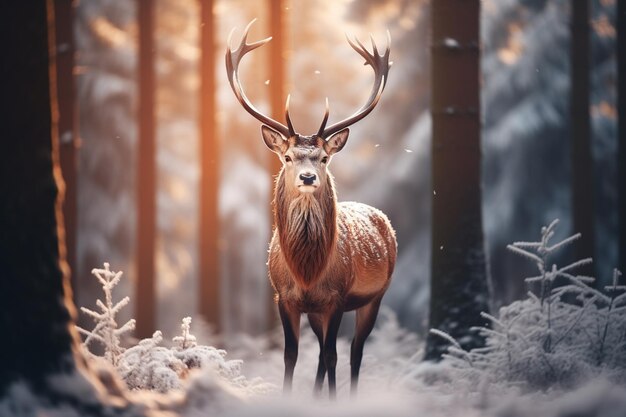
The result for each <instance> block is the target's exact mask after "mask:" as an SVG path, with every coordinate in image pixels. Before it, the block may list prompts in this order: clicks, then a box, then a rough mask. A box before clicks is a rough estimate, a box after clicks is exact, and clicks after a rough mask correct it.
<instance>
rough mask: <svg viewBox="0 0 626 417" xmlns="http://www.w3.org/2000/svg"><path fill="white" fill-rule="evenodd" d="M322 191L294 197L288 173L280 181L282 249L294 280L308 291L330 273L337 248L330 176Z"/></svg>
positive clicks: (277, 205)
mask: <svg viewBox="0 0 626 417" xmlns="http://www.w3.org/2000/svg"><path fill="white" fill-rule="evenodd" d="M320 188H321V189H320V190H319V193H320V194H321V195H319V196H316V195H313V194H300V193H298V194H299V195H290V194H289V192H288V190H287V187H286V184H285V179H284V170H281V172H280V174H279V175H278V179H277V181H276V191H275V199H274V216H275V221H276V227H277V229H278V236H279V239H280V247H281V248H282V253H283V256H284V259H285V261H286V262H287V265H288V267H289V270H290V271H291V273H292V274H293V278H294V279H295V280H296V282H297V284H298V285H300V286H301V287H302V288H305V289H306V288H309V287H310V286H311V285H312V284H314V283H315V281H316V280H318V279H319V277H320V276H321V274H322V272H323V271H324V270H325V269H326V266H327V265H328V260H329V258H330V257H329V254H330V253H331V252H332V250H333V249H334V246H335V236H336V229H337V226H336V221H337V219H336V217H337V214H336V213H337V212H336V206H335V195H334V192H335V190H334V186H333V184H332V179H331V178H330V176H329V177H328V179H327V182H326V185H325V186H323V187H320ZM316 194H317V193H316Z"/></svg>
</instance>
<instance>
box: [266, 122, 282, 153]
mask: <svg viewBox="0 0 626 417" xmlns="http://www.w3.org/2000/svg"><path fill="white" fill-rule="evenodd" d="M261 134H262V135H263V141H264V142H265V145H267V147H268V148H270V150H271V151H272V152H276V153H278V154H282V153H285V152H286V151H287V148H288V147H289V144H288V143H287V140H285V138H283V135H281V134H280V133H278V132H277V131H275V130H274V129H272V128H271V127H269V126H265V125H262V126H261Z"/></svg>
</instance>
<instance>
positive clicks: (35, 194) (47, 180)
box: [0, 0, 76, 396]
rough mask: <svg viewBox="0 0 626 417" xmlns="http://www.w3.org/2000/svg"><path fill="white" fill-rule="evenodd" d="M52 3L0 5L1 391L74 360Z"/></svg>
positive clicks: (70, 367) (39, 382) (41, 379)
mask: <svg viewBox="0 0 626 417" xmlns="http://www.w3.org/2000/svg"><path fill="white" fill-rule="evenodd" d="M52 7H53V6H52V1H51V0H49V1H47V2H46V1H45V0H39V1H35V2H33V1H29V2H8V3H3V6H2V9H4V10H0V21H1V24H0V27H2V29H1V30H2V31H3V33H2V39H5V40H10V42H11V48H10V49H5V56H4V58H3V59H5V60H6V61H7V62H8V63H7V64H6V65H2V74H0V76H1V77H2V82H3V92H2V94H1V95H0V97H1V98H0V102H1V103H2V115H3V125H2V134H3V137H4V138H5V140H3V152H2V155H3V156H2V159H3V160H2V163H1V164H0V167H1V168H0V169H1V170H2V174H1V177H2V178H3V181H2V193H1V195H2V204H0V230H2V233H0V236H1V237H0V259H1V260H0V265H1V269H2V279H0V305H2V309H0V334H2V337H3V341H2V359H1V361H2V364H1V365H0V396H2V395H3V394H4V393H5V390H6V389H7V387H8V386H9V385H10V384H11V383H12V382H15V381H16V380H18V379H20V380H25V381H27V382H29V383H31V384H32V387H34V388H35V389H37V390H42V389H44V388H45V382H46V381H45V377H46V376H48V375H50V374H54V373H68V374H69V373H71V372H73V371H74V370H75V369H76V368H75V360H74V358H73V356H72V351H73V350H74V349H75V347H76V340H75V338H74V337H73V336H74V333H73V332H72V331H70V325H71V323H72V321H71V317H72V315H73V314H74V307H73V304H72V302H71V299H70V298H69V296H68V294H69V293H70V291H69V277H68V274H67V264H66V263H65V247H64V245H63V241H62V238H63V217H62V213H61V202H62V193H59V188H58V186H57V184H59V183H60V182H61V181H62V180H61V173H60V169H59V165H58V164H59V154H58V152H59V149H58V137H57V135H58V129H57V127H58V125H57V123H58V114H59V113H58V108H57V107H56V100H55V99H56V97H55V94H56V88H55V86H54V85H51V83H50V80H51V79H54V77H55V75H56V74H55V72H56V69H55V65H54V57H55V53H54V50H55V49H56V48H55V44H54V43H53V42H54V21H53V16H54V13H52V12H50V9H52ZM47 12H50V13H49V14H47ZM48 19H50V22H49V23H50V33H48ZM49 51H50V52H51V58H52V59H49V55H48V54H49ZM51 103H52V107H51ZM60 238H61V240H59V239H60Z"/></svg>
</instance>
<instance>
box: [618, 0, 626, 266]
mask: <svg viewBox="0 0 626 417" xmlns="http://www.w3.org/2000/svg"><path fill="white" fill-rule="evenodd" d="M617 82H618V86H617V96H618V98H617V102H618V105H617V111H618V140H619V143H618V156H617V165H618V173H619V177H618V183H619V184H618V187H619V191H618V199H619V203H618V209H619V212H618V215H619V268H620V271H622V273H623V274H625V275H626V0H618V2H617Z"/></svg>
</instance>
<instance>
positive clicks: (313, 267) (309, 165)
mask: <svg viewBox="0 0 626 417" xmlns="http://www.w3.org/2000/svg"><path fill="white" fill-rule="evenodd" d="M253 23H254V20H253V21H252V22H250V23H249V24H248V26H247V27H246V28H245V30H244V33H243V35H242V38H241V41H240V43H239V45H238V46H237V48H236V49H233V48H232V45H231V38H232V35H233V33H234V31H235V29H233V30H232V31H231V33H230V35H229V37H228V41H227V48H226V71H227V75H228V81H229V83H230V86H231V88H232V90H233V92H234V94H235V96H236V98H237V100H238V101H239V103H240V104H241V105H242V106H243V108H244V109H245V110H246V111H247V112H248V113H250V114H251V115H252V116H253V117H255V118H256V119H257V120H258V121H260V122H261V123H262V126H261V136H262V138H263V141H264V142H265V145H266V146H267V147H268V148H269V149H270V150H271V151H272V152H274V153H275V154H276V155H277V156H278V158H279V159H280V161H281V162H282V167H281V169H280V172H279V173H278V176H277V177H276V179H275V184H274V198H273V201H272V206H273V215H274V230H273V233H272V238H271V242H270V248H269V259H268V269H269V280H270V282H271V285H272V287H273V290H274V301H275V302H276V303H277V305H278V313H279V316H280V321H281V324H282V327H283V332H284V340H285V345H284V367H285V368H284V379H283V392H284V393H285V394H289V393H290V392H291V391H292V381H293V375H294V369H295V365H296V361H297V358H298V342H299V337H300V318H301V315H302V314H306V315H307V317H308V321H309V324H310V326H311V328H312V330H313V332H314V334H315V335H316V336H317V339H318V342H319V348H320V354H319V361H318V366H317V373H316V377H315V384H314V389H313V392H314V394H315V395H316V396H319V395H320V394H321V390H322V386H323V384H324V379H325V376H326V374H328V392H329V398H330V399H331V400H334V399H336V395H337V385H336V375H335V369H336V364H337V348H336V344H337V334H338V330H339V325H340V323H341V319H342V316H343V314H344V312H347V311H352V310H355V311H356V324H355V331H354V337H353V339H352V344H351V349H350V381H351V382H350V393H351V397H354V396H355V395H356V393H357V387H358V379H359V371H360V367H361V361H362V357H363V348H364V345H365V341H366V339H367V338H368V336H369V335H370V333H371V332H372V329H373V328H374V324H375V322H376V316H377V315H378V310H379V307H380V304H381V300H382V298H383V295H384V294H385V291H386V290H387V288H388V287H389V284H390V282H391V275H392V273H393V269H394V266H395V262H396V255H397V243H396V236H395V231H394V229H393V228H392V226H391V223H390V222H389V219H388V218H387V216H386V215H385V214H384V213H383V212H381V211H380V210H378V209H376V208H373V207H371V206H368V205H365V204H361V203H356V202H337V195H336V189H335V184H334V179H333V176H332V174H331V173H330V171H329V169H328V166H329V165H330V162H331V159H332V158H333V156H334V155H335V154H336V153H337V152H339V151H341V150H342V149H343V148H344V146H345V144H346V142H347V139H348V134H349V126H351V125H353V124H354V123H356V122H358V121H359V120H361V119H363V118H364V117H365V116H367V115H368V114H369V113H370V112H371V111H372V110H373V109H374V107H375V106H376V105H377V104H378V102H379V100H380V98H381V95H382V92H383V89H384V88H385V84H386V82H387V75H388V72H389V68H390V66H391V65H390V63H389V53H390V45H391V40H390V36H389V32H387V48H386V50H385V52H384V53H383V54H382V55H379V53H378V50H377V48H376V43H375V42H374V39H373V37H371V41H372V49H373V52H372V53H370V52H369V51H368V50H367V49H366V48H365V47H364V46H363V44H362V43H361V42H359V40H358V39H357V38H354V40H352V39H350V37H348V36H346V38H347V40H348V43H349V44H350V46H351V47H352V48H353V49H354V50H355V51H356V52H357V53H358V54H359V55H361V57H363V58H364V59H365V64H366V65H369V66H371V67H372V68H373V70H374V78H375V79H374V85H373V87H372V91H371V94H370V95H369V98H368V100H367V102H366V104H365V105H363V106H362V107H361V108H360V109H359V110H357V111H356V112H355V113H354V114H353V115H352V116H350V117H348V118H347V119H345V120H343V121H340V122H337V123H334V124H332V125H330V126H328V127H327V126H326V124H327V122H328V116H329V106H328V98H326V111H325V114H324V117H323V120H322V123H321V125H320V127H319V129H318V131H317V133H315V134H313V135H310V136H305V135H301V134H299V133H297V132H296V130H295V129H294V126H293V124H292V121H291V118H290V116H289V100H290V96H289V95H288V96H287V101H286V103H285V118H286V122H287V125H286V126H285V125H283V124H282V123H280V122H278V121H276V120H273V119H272V118H270V117H268V116H266V115H264V114H262V113H261V112H260V111H259V110H257V109H256V108H255V107H254V105H253V104H252V103H251V101H250V100H249V99H248V98H247V96H246V95H245V93H244V91H243V89H242V86H241V82H240V79H239V63H240V62H241V59H242V58H243V57H244V56H245V55H246V54H247V53H249V52H250V51H252V50H254V49H257V48H259V47H261V46H263V45H265V44H266V43H268V42H269V41H270V40H271V39H272V38H271V37H269V38H266V39H263V40H260V41H256V42H253V43H248V41H247V38H248V32H249V30H250V27H251V26H252V24H253Z"/></svg>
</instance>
